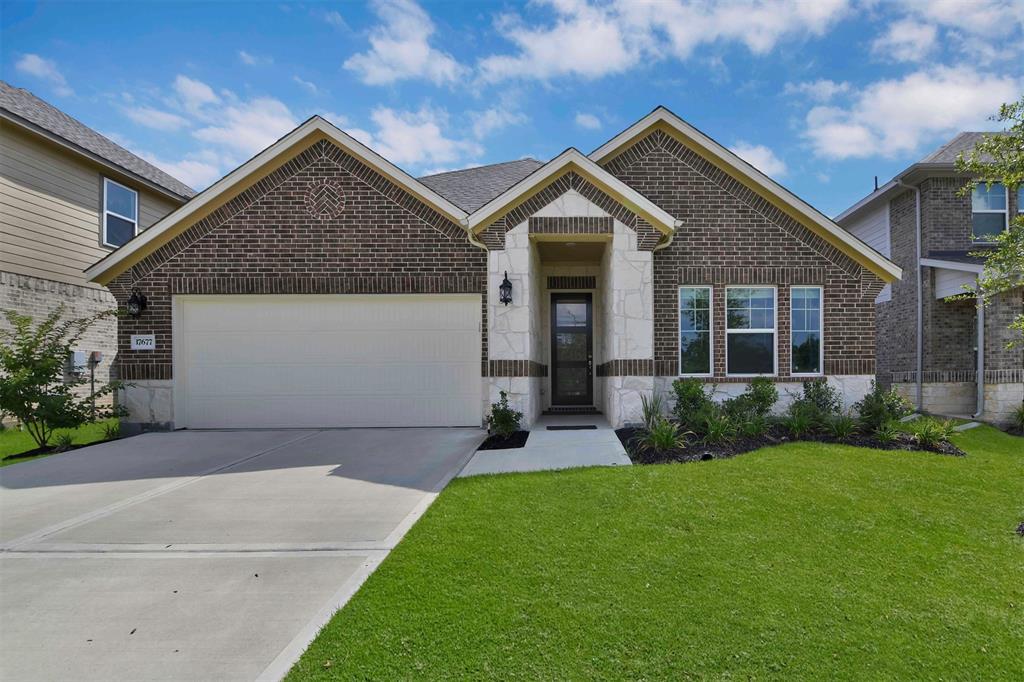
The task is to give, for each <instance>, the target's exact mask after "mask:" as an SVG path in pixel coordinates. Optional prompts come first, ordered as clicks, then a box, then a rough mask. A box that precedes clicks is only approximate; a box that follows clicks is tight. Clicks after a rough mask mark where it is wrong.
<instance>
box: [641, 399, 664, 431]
mask: <svg viewBox="0 0 1024 682" xmlns="http://www.w3.org/2000/svg"><path fill="white" fill-rule="evenodd" d="M664 405H665V401H664V400H663V399H662V397H661V394H660V393H652V394H651V397H650V398H648V397H647V396H646V395H641V396H640V411H641V413H642V414H643V420H644V428H645V429H647V430H648V431H650V430H652V429H653V428H654V426H655V424H656V423H657V421H658V420H659V419H661V418H662V416H663V415H662V411H663V408H664Z"/></svg>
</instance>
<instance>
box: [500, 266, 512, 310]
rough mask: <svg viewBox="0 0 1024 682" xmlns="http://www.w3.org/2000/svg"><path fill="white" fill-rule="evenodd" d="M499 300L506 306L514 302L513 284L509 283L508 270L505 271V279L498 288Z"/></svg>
mask: <svg viewBox="0 0 1024 682" xmlns="http://www.w3.org/2000/svg"><path fill="white" fill-rule="evenodd" d="M498 300H499V301H501V302H502V303H504V304H505V305H508V304H509V303H511V302H512V282H510V281H508V270H506V271H505V279H504V280H503V281H502V283H501V285H500V286H499V287H498Z"/></svg>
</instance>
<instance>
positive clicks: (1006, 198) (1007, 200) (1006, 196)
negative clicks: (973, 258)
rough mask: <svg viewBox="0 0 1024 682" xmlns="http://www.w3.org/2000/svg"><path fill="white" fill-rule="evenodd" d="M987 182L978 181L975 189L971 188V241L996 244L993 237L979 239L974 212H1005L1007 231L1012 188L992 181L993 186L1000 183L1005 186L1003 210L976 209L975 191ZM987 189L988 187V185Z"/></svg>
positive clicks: (1002, 185)
mask: <svg viewBox="0 0 1024 682" xmlns="http://www.w3.org/2000/svg"><path fill="white" fill-rule="evenodd" d="M985 184H986V183H984V182H980V183H978V184H977V185H975V186H974V189H972V190H971V241H972V242H973V243H975V244H994V243H995V242H993V241H992V240H991V239H978V237H977V235H975V234H974V214H975V213H1002V214H1003V232H1006V231H1007V230H1009V229H1010V190H1009V189H1008V188H1007V187H1006V185H1004V184H1003V183H1001V182H993V183H992V185H993V186H995V185H999V186H1000V187H1002V188H1003V210H1001V211H993V210H987V211H975V210H974V193H975V192H976V191H977V190H978V188H979V187H981V186H982V185H985ZM986 189H987V187H986Z"/></svg>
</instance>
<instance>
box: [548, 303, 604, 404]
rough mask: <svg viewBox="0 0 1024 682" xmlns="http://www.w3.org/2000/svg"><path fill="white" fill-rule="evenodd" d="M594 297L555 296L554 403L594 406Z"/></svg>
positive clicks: (552, 306) (552, 353) (553, 324)
mask: <svg viewBox="0 0 1024 682" xmlns="http://www.w3.org/2000/svg"><path fill="white" fill-rule="evenodd" d="M592 313H593V306H592V302H591V295H590V294H551V404H552V405H593V404H594V378H593V369H594V320H593V316H592Z"/></svg>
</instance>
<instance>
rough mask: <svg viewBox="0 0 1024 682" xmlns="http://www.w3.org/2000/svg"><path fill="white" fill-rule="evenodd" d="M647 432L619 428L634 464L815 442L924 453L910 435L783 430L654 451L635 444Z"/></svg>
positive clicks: (953, 450)
mask: <svg viewBox="0 0 1024 682" xmlns="http://www.w3.org/2000/svg"><path fill="white" fill-rule="evenodd" d="M643 432H644V429H642V428H632V427H626V428H622V429H616V431H615V435H617V436H618V437H619V441H620V442H621V443H622V447H624V448H625V449H626V453H627V454H628V455H629V458H630V460H632V462H633V463H634V464H665V463H668V462H704V461H707V460H711V459H728V458H729V457H735V456H736V455H742V454H743V453H746V452H751V451H753V450H758V449H760V448H766V447H771V446H773V445H782V444H783V443H794V442H801V441H803V442H813V443H836V444H839V445H852V446H854V447H862V448H875V449H877V450H906V451H915V450H916V451H925V450H926V448H923V447H921V446H920V445H919V444H918V443H917V441H916V440H914V437H913V436H912V435H910V434H909V433H900V434H899V435H898V436H897V438H896V440H894V441H893V442H891V443H881V442H879V441H878V440H876V439H875V438H874V437H873V436H868V435H862V434H859V433H858V434H854V435H853V436H850V437H849V438H846V439H844V440H839V439H838V438H833V437H832V436H829V435H826V434H818V433H815V434H808V435H807V436H805V437H803V438H791V437H790V436H788V435H787V434H786V433H785V432H784V431H783V430H782V429H781V428H778V427H776V428H772V429H769V430H768V431H767V432H765V433H764V434H763V435H761V436H758V437H756V438H747V437H744V436H737V437H735V438H733V439H732V440H730V441H729V442H728V443H719V444H716V445H711V444H706V443H702V442H700V441H699V440H694V441H690V442H689V443H688V445H687V447H685V448H682V449H676V450H669V451H667V452H655V451H651V450H644V449H642V448H640V447H638V446H637V445H636V441H635V439H636V438H637V437H638V436H641V435H643ZM928 451H929V452H935V453H938V454H942V455H952V456H956V457H964V456H966V454H967V453H965V452H964V451H963V450H961V449H960V448H958V447H957V446H955V445H953V444H952V443H948V442H947V443H942V444H941V445H939V447H938V448H936V449H932V450H928Z"/></svg>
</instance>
